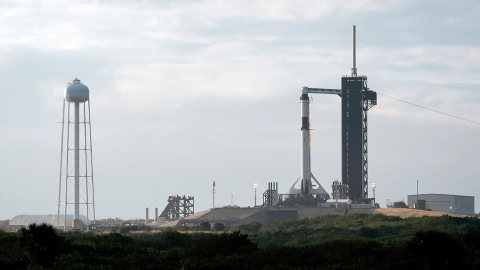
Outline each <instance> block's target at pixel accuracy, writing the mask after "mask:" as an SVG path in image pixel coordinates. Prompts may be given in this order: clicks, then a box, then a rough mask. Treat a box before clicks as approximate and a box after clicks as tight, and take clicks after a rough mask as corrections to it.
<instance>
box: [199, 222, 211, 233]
mask: <svg viewBox="0 0 480 270" xmlns="http://www.w3.org/2000/svg"><path fill="white" fill-rule="evenodd" d="M198 229H199V230H200V231H210V229H211V227H210V222H206V221H204V222H202V223H200V224H199V225H198Z"/></svg>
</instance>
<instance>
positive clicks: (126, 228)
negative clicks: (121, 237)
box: [112, 225, 152, 234]
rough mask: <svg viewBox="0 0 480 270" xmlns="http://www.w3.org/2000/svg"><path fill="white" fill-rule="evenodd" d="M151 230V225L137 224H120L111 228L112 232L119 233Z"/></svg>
mask: <svg viewBox="0 0 480 270" xmlns="http://www.w3.org/2000/svg"><path fill="white" fill-rule="evenodd" d="M151 230H152V227H150V226H146V225H138V226H120V227H118V228H115V229H113V230H112V232H116V233H120V234H129V233H131V232H136V231H144V232H149V231H151Z"/></svg>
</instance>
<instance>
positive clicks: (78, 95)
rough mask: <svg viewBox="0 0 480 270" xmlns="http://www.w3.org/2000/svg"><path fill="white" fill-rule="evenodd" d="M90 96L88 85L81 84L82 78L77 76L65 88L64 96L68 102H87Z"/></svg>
mask: <svg viewBox="0 0 480 270" xmlns="http://www.w3.org/2000/svg"><path fill="white" fill-rule="evenodd" d="M88 97H89V90H88V87H87V86H86V85H84V84H81V83H80V80H79V79H77V78H75V79H74V80H73V81H72V83H71V84H69V85H68V86H67V87H66V88H65V94H64V98H65V101H67V102H85V101H87V100H88Z"/></svg>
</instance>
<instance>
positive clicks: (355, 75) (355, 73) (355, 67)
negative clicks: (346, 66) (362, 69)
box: [352, 25, 357, 77]
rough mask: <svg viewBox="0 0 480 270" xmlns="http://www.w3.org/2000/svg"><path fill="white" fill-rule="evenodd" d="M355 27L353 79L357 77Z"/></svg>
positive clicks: (354, 38)
mask: <svg viewBox="0 0 480 270" xmlns="http://www.w3.org/2000/svg"><path fill="white" fill-rule="evenodd" d="M355 28H356V27H355V25H354V26H353V68H352V77H357V61H356V51H355V45H356V37H355Z"/></svg>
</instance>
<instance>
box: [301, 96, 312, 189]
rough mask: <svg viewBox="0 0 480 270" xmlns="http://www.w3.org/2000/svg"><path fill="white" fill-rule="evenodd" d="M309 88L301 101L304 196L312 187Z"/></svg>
mask: <svg viewBox="0 0 480 270" xmlns="http://www.w3.org/2000/svg"><path fill="white" fill-rule="evenodd" d="M307 91H308V90H307V88H306V87H303V89H302V96H301V97H300V101H301V103H302V128H301V130H302V175H301V178H302V194H309V193H310V192H309V190H310V186H311V179H310V178H311V168H310V100H309V98H308V92H307Z"/></svg>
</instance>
